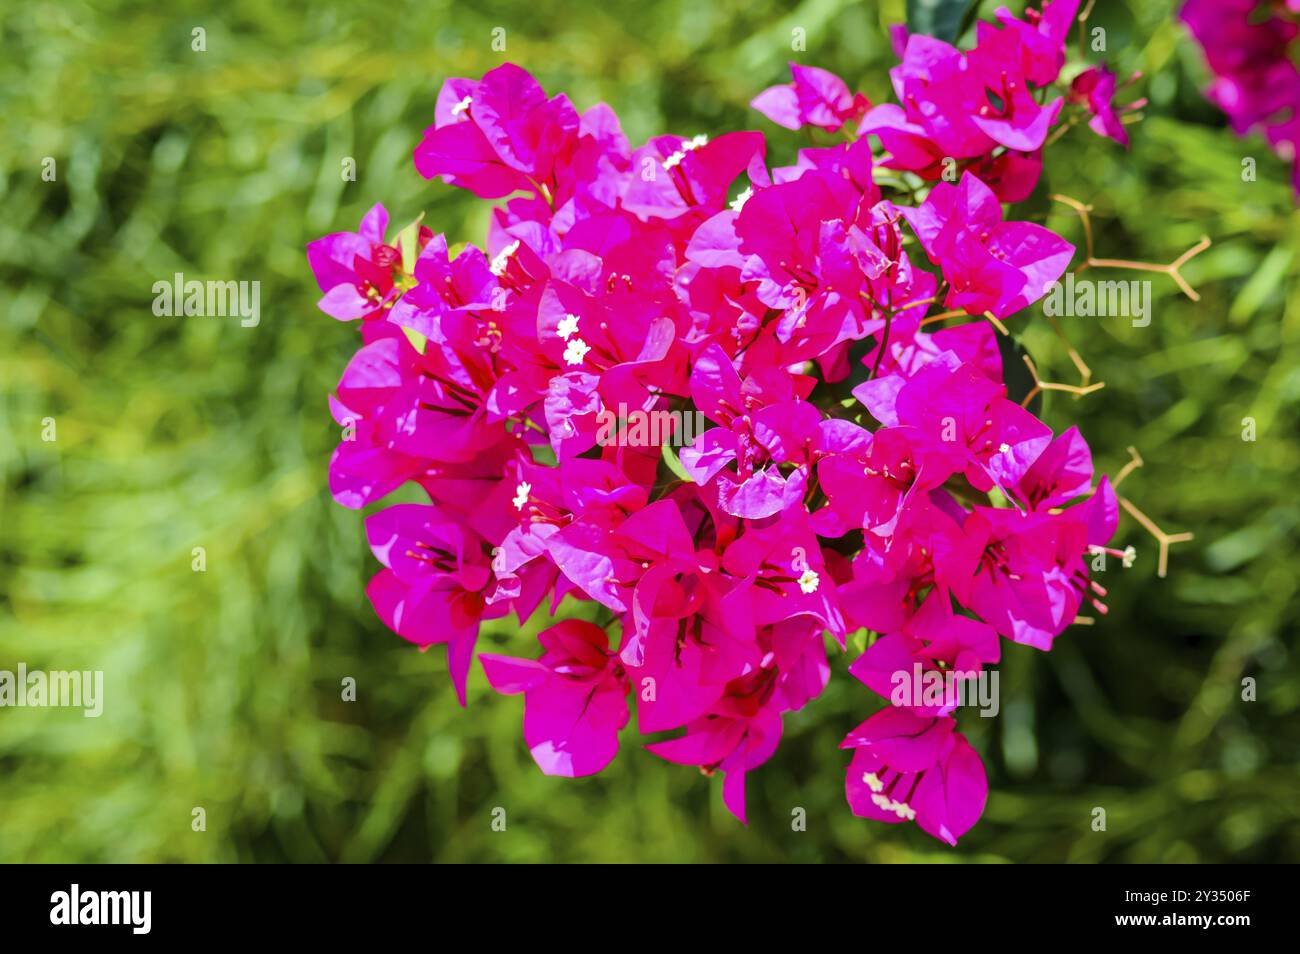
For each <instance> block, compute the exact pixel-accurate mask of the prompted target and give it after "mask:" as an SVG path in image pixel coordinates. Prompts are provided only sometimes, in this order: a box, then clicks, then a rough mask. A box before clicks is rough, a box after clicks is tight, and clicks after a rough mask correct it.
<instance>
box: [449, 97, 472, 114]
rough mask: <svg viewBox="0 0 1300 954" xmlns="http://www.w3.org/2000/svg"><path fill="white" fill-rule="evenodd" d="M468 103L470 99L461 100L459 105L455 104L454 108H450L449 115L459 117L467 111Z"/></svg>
mask: <svg viewBox="0 0 1300 954" xmlns="http://www.w3.org/2000/svg"><path fill="white" fill-rule="evenodd" d="M469 101H470V98H469V97H468V96H466V97H465V98H464V99H462V100H461V101H460V102H459V103H457V104H456V105H455V106H453V107H452V108H451V114H452V115H453V116H459V115H460V114H461V113H463V112H465V111H467V110H468V109H469Z"/></svg>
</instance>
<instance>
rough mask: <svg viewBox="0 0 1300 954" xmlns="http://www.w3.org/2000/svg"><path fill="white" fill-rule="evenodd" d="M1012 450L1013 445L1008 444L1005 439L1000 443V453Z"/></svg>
mask: <svg viewBox="0 0 1300 954" xmlns="http://www.w3.org/2000/svg"><path fill="white" fill-rule="evenodd" d="M1010 450H1011V445H1010V444H1008V443H1007V442H1006V441H1003V442H1002V443H1001V444H999V445H998V453H999V454H1005V453H1007V452H1008V451H1010Z"/></svg>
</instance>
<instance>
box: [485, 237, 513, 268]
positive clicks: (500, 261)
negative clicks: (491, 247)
mask: <svg viewBox="0 0 1300 954" xmlns="http://www.w3.org/2000/svg"><path fill="white" fill-rule="evenodd" d="M517 251H519V242H518V241H517V240H516V241H514V242H511V243H510V244H509V245H507V246H506V247H505V248H503V249H502V250H501V251H500V252H498V253H497V254H496V257H495V258H493V259H492V262H491V263H490V264H489V265H488V268H489V269H491V271H492V274H493V275H496V276H497V277H500V276H502V275H504V274H505V273H506V266H507V265H509V264H510V256H511V255H513V254H515V252H517Z"/></svg>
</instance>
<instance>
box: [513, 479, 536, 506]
mask: <svg viewBox="0 0 1300 954" xmlns="http://www.w3.org/2000/svg"><path fill="white" fill-rule="evenodd" d="M532 492H533V485H532V484H530V483H529V482H528V481H526V480H521V481H519V484H518V486H516V487H515V499H514V504H515V509H516V510H523V509H524V504H526V503H528V495H529V494H531V493H532Z"/></svg>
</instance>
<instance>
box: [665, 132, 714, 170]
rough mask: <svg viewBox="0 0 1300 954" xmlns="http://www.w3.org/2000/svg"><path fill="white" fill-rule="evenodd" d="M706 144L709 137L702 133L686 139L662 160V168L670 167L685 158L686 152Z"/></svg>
mask: <svg viewBox="0 0 1300 954" xmlns="http://www.w3.org/2000/svg"><path fill="white" fill-rule="evenodd" d="M708 144H709V137H708V136H706V135H704V134H703V133H700V134H699V135H698V136H695V137H693V138H691V139H688V140H686V141H685V142H683V143H682V145H681V148H680V149H678V150H677V151H676V152H675V153H673V154H672V155H671V156H669V157H668V158H667V159H665V160H664V168H665V169H671V168H672V167H673V166H675V165H677V164H678V163H679V162H681V161H682V160H683V159H685V158H686V154H687V153H688V152H694V151H695V150H696V149H699V148H700V147H701V146H707V145H708Z"/></svg>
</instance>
